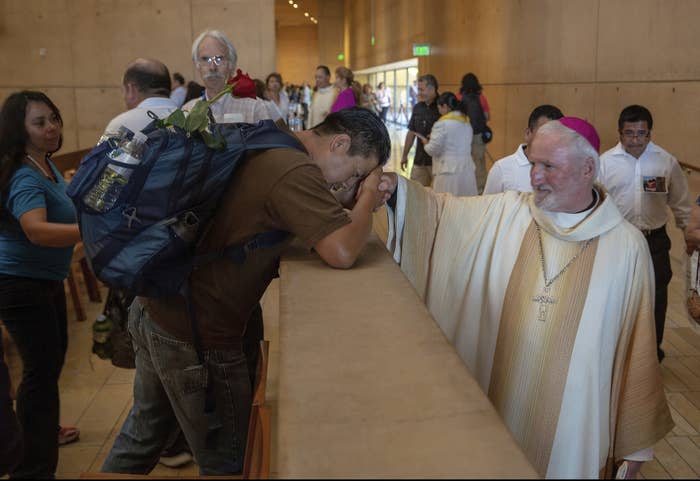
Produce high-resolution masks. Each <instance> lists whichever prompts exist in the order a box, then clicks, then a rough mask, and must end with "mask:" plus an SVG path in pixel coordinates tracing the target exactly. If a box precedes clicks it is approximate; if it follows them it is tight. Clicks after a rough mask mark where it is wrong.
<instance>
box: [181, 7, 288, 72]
mask: <svg viewBox="0 0 700 481" xmlns="http://www.w3.org/2000/svg"><path fill="white" fill-rule="evenodd" d="M274 12H275V9H274V2H273V0H192V31H193V38H192V40H194V38H196V36H197V35H199V33H201V32H202V31H203V30H205V29H216V30H221V31H222V32H224V34H226V36H227V37H228V38H229V39H230V40H231V41H232V42H233V45H234V46H235V47H236V50H237V51H238V67H239V68H240V69H241V70H243V71H244V72H248V73H249V74H250V76H251V77H254V78H255V77H258V78H264V77H265V76H267V74H269V73H270V72H272V71H274V70H275V64H276V61H275V13H274ZM190 51H191V44H190Z"/></svg>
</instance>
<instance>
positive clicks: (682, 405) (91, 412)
mask: <svg viewBox="0 0 700 481" xmlns="http://www.w3.org/2000/svg"><path fill="white" fill-rule="evenodd" d="M404 135H405V130H397V131H393V132H392V144H393V155H392V159H391V161H390V163H389V165H388V166H387V169H391V170H397V171H398V166H399V160H400V156H401V150H402V148H403V139H404ZM689 180H690V186H691V192H694V193H696V194H697V193H700V173H694V174H692V175H690V177H689ZM670 235H671V237H672V240H673V250H672V262H673V268H674V272H675V275H674V278H673V281H672V282H671V289H670V300H669V304H670V305H669V310H668V318H667V319H668V320H667V324H666V332H665V338H664V346H663V347H664V349H665V350H666V355H667V357H666V359H665V360H664V362H663V364H662V372H663V376H664V385H665V388H666V392H667V395H668V400H669V404H670V405H671V410H672V414H673V417H674V419H675V421H676V428H675V429H674V430H673V432H672V433H670V434H669V435H668V436H667V437H666V438H665V439H664V440H662V441H661V442H660V443H659V444H658V445H657V446H656V447H655V453H656V458H655V459H654V461H652V462H649V463H646V464H645V465H644V467H643V469H642V476H643V477H646V478H698V477H700V334H699V332H700V331H699V330H698V329H696V328H694V327H692V326H691V325H690V323H689V321H688V319H687V316H686V313H685V307H684V303H685V293H684V290H685V288H684V277H683V272H684V271H683V269H682V267H681V259H682V250H681V246H682V239H681V234H680V231H678V230H677V229H675V228H673V229H670ZM84 297H85V298H87V296H84ZM103 297H104V296H103ZM69 304H70V302H69ZM101 309H102V306H101V304H97V303H89V302H88V303H87V304H86V313H87V318H88V321H86V322H76V321H75V320H74V317H73V315H72V313H70V314H69V336H70V337H69V339H70V341H69V343H70V344H69V351H68V356H67V359H66V364H65V368H64V370H63V374H62V376H61V382H60V386H61V403H62V404H61V421H62V423H63V424H65V425H76V426H78V427H80V429H81V437H80V441H79V442H77V443H74V444H71V445H68V446H64V447H61V448H60V458H59V466H58V472H57V476H58V477H60V478H76V477H79V476H80V473H82V472H85V471H98V470H99V468H100V466H101V465H102V462H103V460H104V458H105V456H106V454H107V452H108V451H109V449H110V447H111V446H112V443H113V441H114V438H115V436H116V435H117V433H118V430H119V428H120V427H121V425H122V423H123V422H124V419H125V417H126V415H127V413H128V411H129V409H130V407H131V385H132V381H133V375H134V371H133V370H127V369H120V368H116V367H114V366H112V364H111V363H110V362H109V361H103V360H101V359H99V358H97V356H95V355H93V354H91V352H90V349H91V346H92V338H91V325H92V320H93V319H95V317H96V316H97V315H98V314H99V313H100V312H101ZM263 310H264V315H265V325H266V327H265V330H266V337H267V338H268V339H270V341H271V345H270V362H271V364H273V363H274V362H275V356H277V355H278V354H277V353H278V351H277V321H278V287H277V282H273V284H272V285H271V286H270V288H269V289H268V291H267V293H266V294H265V297H264V299H263ZM8 351H9V357H10V368H11V371H12V373H13V376H14V377H15V378H17V376H18V375H19V372H20V369H21V367H20V365H19V361H18V358H17V354H16V352H15V350H14V349H13V347H12V346H10V347H9V349H8ZM274 389H275V380H274V378H271V379H269V380H268V393H269V395H270V398H272V399H274V398H275V395H274ZM273 422H274V420H273ZM196 473H197V467H196V465H195V464H190V465H189V466H186V467H184V468H181V469H177V470H176V469H170V468H167V467H165V466H162V465H158V466H157V467H156V469H155V470H154V471H153V473H152V475H153V476H165V475H170V476H180V477H189V476H192V475H195V474H196Z"/></svg>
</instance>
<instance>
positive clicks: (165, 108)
mask: <svg viewBox="0 0 700 481" xmlns="http://www.w3.org/2000/svg"><path fill="white" fill-rule="evenodd" d="M122 84H123V85H122V92H123V93H124V103H125V104H126V108H128V109H129V110H127V111H126V112H122V113H121V114H119V115H117V116H116V117H114V118H113V119H112V120H111V121H110V122H109V124H107V127H106V128H105V132H104V136H109V137H113V136H116V135H117V133H118V132H119V127H121V126H122V125H123V126H125V127H127V128H128V129H129V130H131V131H132V132H138V131H139V130H142V129H143V128H144V127H146V126H147V125H148V124H150V123H151V122H152V121H153V119H152V118H151V117H149V116H148V112H149V111H150V112H153V113H154V114H155V115H157V116H158V118H164V117H167V116H168V115H170V113H171V112H172V111H173V110H175V109H177V105H176V104H175V102H173V101H172V100H171V99H170V72H168V67H166V66H165V64H163V62H160V61H158V60H154V59H148V58H137V59H136V60H133V61H132V62H130V63H129V65H128V66H127V67H126V71H125V72H124V78H123V81H122ZM104 136H103V137H104Z"/></svg>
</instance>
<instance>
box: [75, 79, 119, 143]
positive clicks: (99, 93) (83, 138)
mask: <svg viewBox="0 0 700 481" xmlns="http://www.w3.org/2000/svg"><path fill="white" fill-rule="evenodd" d="M75 103H76V112H77V118H78V148H79V149H84V148H86V147H90V146H93V145H95V144H96V143H97V141H98V140H99V138H100V136H101V135H102V133H103V132H104V130H105V127H107V124H108V123H109V121H110V120H112V118H113V117H115V116H116V115H117V114H119V113H120V112H123V111H124V110H126V107H124V99H123V97H122V92H121V88H119V87H111V88H108V87H103V88H90V87H83V88H81V89H78V90H77V96H76V102H75Z"/></svg>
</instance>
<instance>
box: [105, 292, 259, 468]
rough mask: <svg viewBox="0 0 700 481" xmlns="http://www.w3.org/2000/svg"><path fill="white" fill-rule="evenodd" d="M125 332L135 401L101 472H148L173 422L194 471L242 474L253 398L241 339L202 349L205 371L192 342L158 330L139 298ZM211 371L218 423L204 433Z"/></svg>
mask: <svg viewBox="0 0 700 481" xmlns="http://www.w3.org/2000/svg"><path fill="white" fill-rule="evenodd" d="M129 331H130V332H131V337H132V339H133V342H134V351H135V352H136V377H135V379H134V406H133V407H132V408H131V412H130V413H129V417H128V418H127V419H126V421H125V422H124V425H123V426H122V430H121V432H120V433H119V436H118V437H117V439H116V440H115V442H114V446H112V449H111V451H110V452H109V455H108V456H107V459H106V460H105V462H104V465H103V466H102V471H103V472H112V473H131V474H147V473H149V472H150V471H151V470H152V469H153V467H154V466H155V465H156V463H157V462H158V458H159V457H160V454H161V451H162V450H163V448H164V447H165V444H166V443H167V441H168V438H169V437H170V436H171V434H172V432H173V431H174V430H175V429H177V425H178V424H179V425H180V427H181V428H182V431H183V433H184V434H185V438H186V439H187V443H188V444H189V446H190V448H191V449H192V454H193V455H194V458H195V459H196V460H197V463H198V464H199V471H200V474H203V475H227V474H238V473H240V472H241V471H242V469H243V455H244V451H245V443H246V436H247V431H248V418H249V416H250V405H251V401H252V399H251V388H250V381H249V378H248V368H247V367H246V358H245V355H244V354H243V349H242V347H241V345H237V346H232V347H231V349H227V350H213V349H212V350H206V351H205V352H204V356H205V359H206V360H207V363H208V369H207V366H204V365H202V364H200V362H199V360H198V358H197V352H196V351H195V349H194V346H193V345H192V344H190V343H187V342H183V341H180V340H178V339H176V338H174V337H173V336H171V335H169V334H167V333H166V332H165V331H163V330H162V329H161V328H159V327H158V326H157V325H156V324H155V323H154V322H153V321H152V320H151V319H150V317H149V316H148V313H147V312H146V310H145V308H143V307H142V306H141V304H140V302H139V301H138V299H136V300H135V301H134V303H133V304H132V306H131V309H130V312H129ZM209 376H211V377H212V379H211V380H210V382H212V383H213V388H214V396H215V399H216V412H215V413H214V417H215V420H216V421H217V424H218V425H219V428H218V429H217V430H215V431H213V432H210V431H209V426H210V424H211V421H212V419H211V417H209V416H208V415H207V414H206V413H205V412H204V401H205V387H206V381H207V378H208V377H209ZM207 441H209V442H207Z"/></svg>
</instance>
